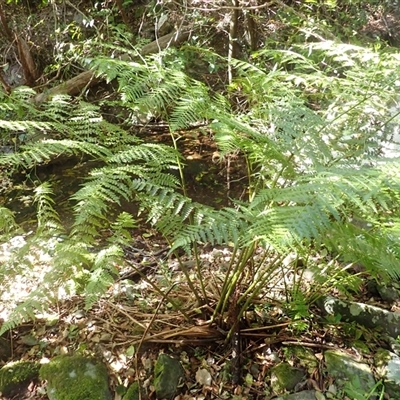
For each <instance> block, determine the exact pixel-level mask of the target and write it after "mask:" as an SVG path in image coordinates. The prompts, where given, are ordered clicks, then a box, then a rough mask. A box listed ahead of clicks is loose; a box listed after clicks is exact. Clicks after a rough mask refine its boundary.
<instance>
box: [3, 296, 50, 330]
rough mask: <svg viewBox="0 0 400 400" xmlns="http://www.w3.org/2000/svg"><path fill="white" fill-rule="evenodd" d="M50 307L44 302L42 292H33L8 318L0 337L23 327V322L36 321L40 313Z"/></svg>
mask: <svg viewBox="0 0 400 400" xmlns="http://www.w3.org/2000/svg"><path fill="white" fill-rule="evenodd" d="M49 305H50V304H49V303H48V302H45V301H43V298H42V295H41V293H40V292H37V291H35V292H33V293H32V294H31V295H30V296H29V298H28V299H25V300H24V302H23V303H21V304H19V305H17V307H15V309H14V310H13V311H12V312H11V314H10V315H9V316H8V318H7V321H5V322H4V323H3V324H2V325H1V328H0V336H1V335H3V334H4V333H5V332H7V331H8V330H10V329H14V328H15V327H17V326H18V325H21V324H22V323H23V322H26V321H32V320H35V319H36V315H37V314H38V313H39V312H43V311H47V310H48V309H49Z"/></svg>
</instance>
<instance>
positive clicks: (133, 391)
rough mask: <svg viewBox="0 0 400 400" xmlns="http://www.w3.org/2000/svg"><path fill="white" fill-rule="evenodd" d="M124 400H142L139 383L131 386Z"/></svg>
mask: <svg viewBox="0 0 400 400" xmlns="http://www.w3.org/2000/svg"><path fill="white" fill-rule="evenodd" d="M122 400H140V396H139V384H138V383H137V382H133V383H132V385H131V386H129V388H128V390H127V391H126V393H125V394H124V397H122Z"/></svg>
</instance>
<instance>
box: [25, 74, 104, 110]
mask: <svg viewBox="0 0 400 400" xmlns="http://www.w3.org/2000/svg"><path fill="white" fill-rule="evenodd" d="M99 81H100V79H99V78H96V77H95V76H94V72H93V71H85V72H82V73H81V74H79V75H77V76H75V77H74V78H72V79H70V80H68V81H66V82H63V83H61V85H58V86H55V87H53V88H52V89H50V90H48V91H47V92H44V93H40V94H38V95H37V96H35V98H34V100H33V101H34V103H35V104H41V103H43V102H44V101H47V100H48V98H49V97H51V96H55V95H57V94H68V95H70V96H73V95H77V94H79V93H81V91H82V89H84V88H85V87H90V86H93V85H95V84H96V83H98V82H99Z"/></svg>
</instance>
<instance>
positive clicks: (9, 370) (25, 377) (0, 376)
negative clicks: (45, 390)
mask: <svg viewBox="0 0 400 400" xmlns="http://www.w3.org/2000/svg"><path fill="white" fill-rule="evenodd" d="M39 368H40V365H39V364H38V363H35V362H32V361H17V362H13V363H9V364H6V365H5V366H4V367H3V368H1V369H0V392H1V393H2V394H3V396H10V397H14V394H17V393H19V392H21V391H22V388H23V387H25V386H27V385H28V384H29V383H30V382H32V381H33V380H35V379H37V378H38V377H39Z"/></svg>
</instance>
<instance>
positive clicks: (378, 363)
mask: <svg viewBox="0 0 400 400" xmlns="http://www.w3.org/2000/svg"><path fill="white" fill-rule="evenodd" d="M374 363H375V367H376V373H377V374H378V376H379V378H381V379H383V380H384V382H385V393H386V394H388V395H389V396H390V398H393V399H395V398H397V396H398V394H399V393H400V357H399V356H398V355H396V354H394V353H392V352H390V351H389V350H386V349H378V350H377V352H376V353H375V356H374Z"/></svg>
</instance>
